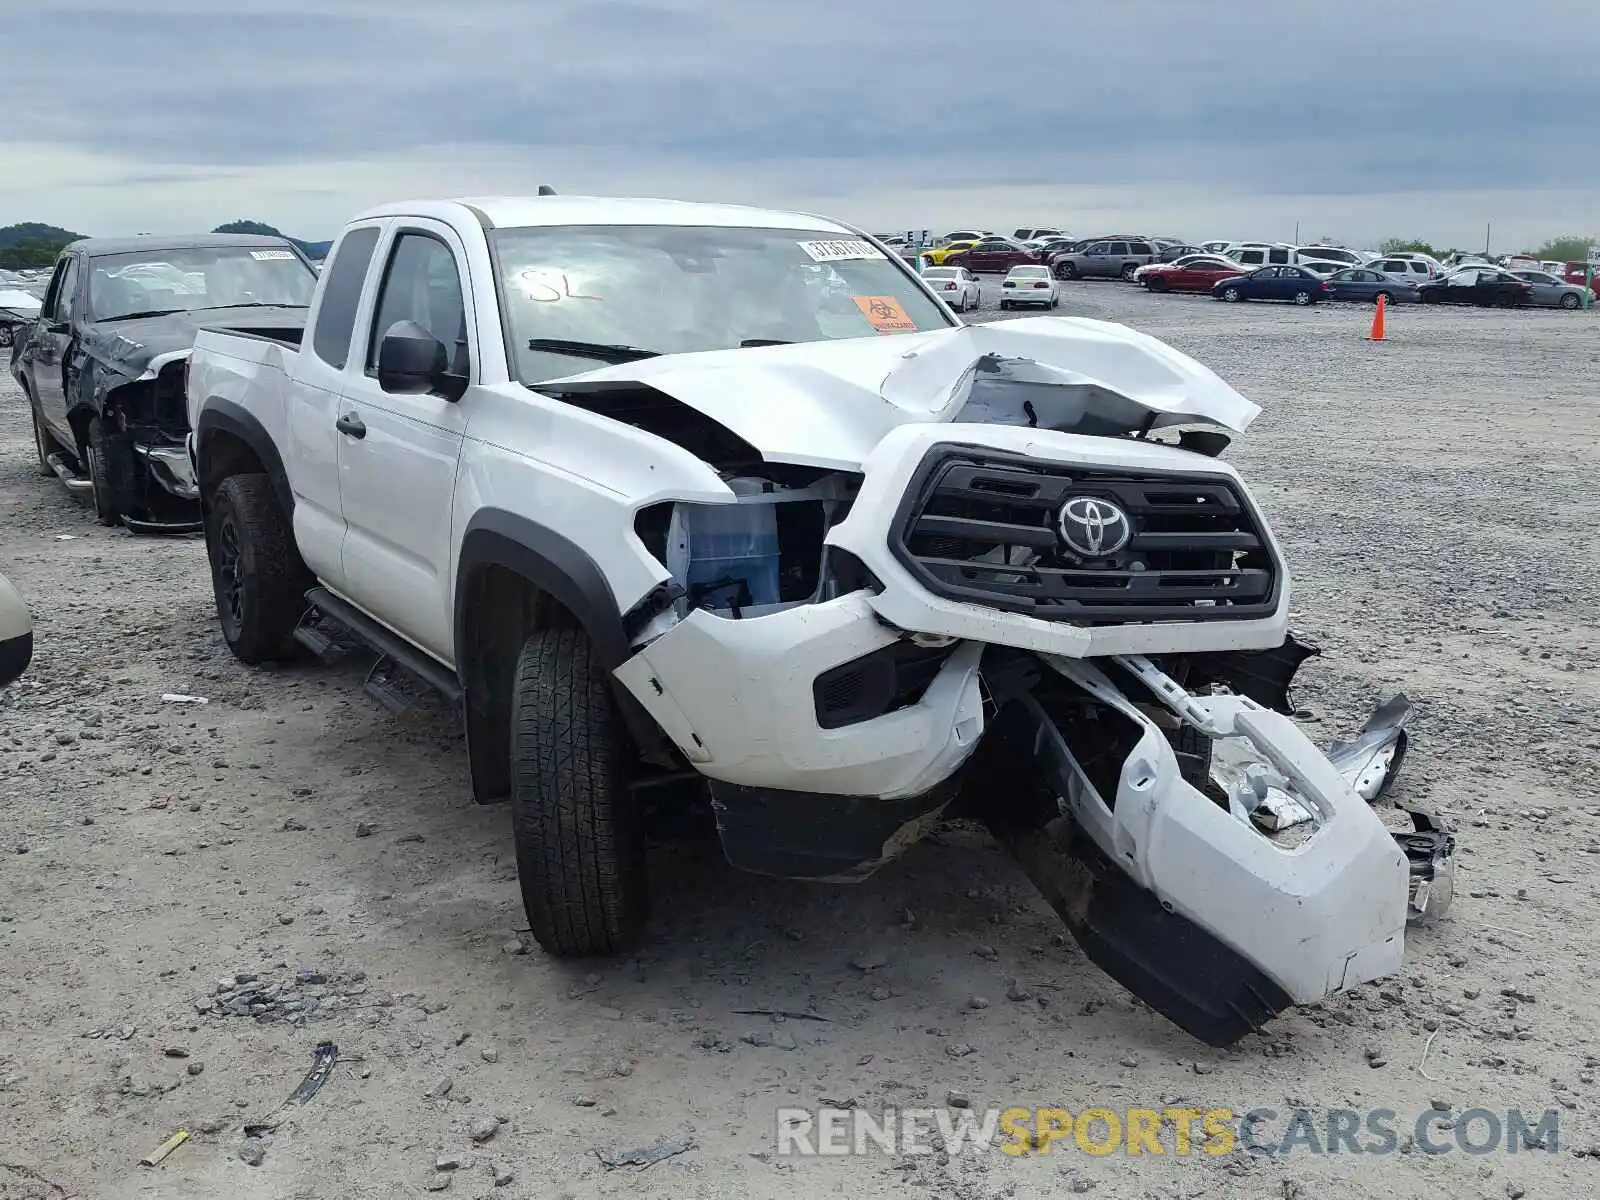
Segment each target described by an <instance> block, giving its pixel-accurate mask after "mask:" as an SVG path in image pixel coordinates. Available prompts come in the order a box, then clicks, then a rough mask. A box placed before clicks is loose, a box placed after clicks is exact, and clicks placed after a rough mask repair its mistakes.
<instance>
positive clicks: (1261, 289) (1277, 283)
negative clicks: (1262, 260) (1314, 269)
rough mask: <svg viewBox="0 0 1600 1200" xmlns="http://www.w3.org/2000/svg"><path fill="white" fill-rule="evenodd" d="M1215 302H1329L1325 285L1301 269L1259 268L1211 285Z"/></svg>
mask: <svg viewBox="0 0 1600 1200" xmlns="http://www.w3.org/2000/svg"><path fill="white" fill-rule="evenodd" d="M1211 295H1212V296H1213V297H1214V298H1215V299H1217V300H1228V301H1238V300H1286V301H1288V302H1289V303H1291V304H1316V303H1318V302H1319V301H1322V300H1326V299H1327V298H1328V285H1327V284H1326V283H1325V282H1324V281H1323V280H1321V279H1319V278H1317V276H1315V275H1313V274H1312V273H1311V272H1310V271H1308V270H1306V269H1305V268H1304V267H1262V268H1261V269H1260V270H1257V271H1252V272H1251V273H1250V274H1248V275H1236V276H1235V277H1234V278H1232V279H1220V280H1218V281H1217V282H1216V283H1214V284H1212V285H1211Z"/></svg>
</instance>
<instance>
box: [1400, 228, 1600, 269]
mask: <svg viewBox="0 0 1600 1200" xmlns="http://www.w3.org/2000/svg"><path fill="white" fill-rule="evenodd" d="M1596 244H1600V238H1597V237H1584V236H1583V235H1582V234H1578V233H1566V234H1562V235H1561V236H1560V237H1553V238H1551V239H1550V240H1549V241H1548V242H1546V243H1545V244H1544V245H1542V246H1540V247H1539V248H1538V249H1537V250H1529V251H1527V254H1528V257H1529V258H1536V259H1539V260H1540V261H1541V262H1542V261H1546V260H1548V261H1551V262H1582V261H1583V260H1584V259H1586V258H1588V257H1589V247H1590V246H1593V245H1596ZM1378 249H1380V250H1382V251H1383V252H1384V253H1385V254H1397V253H1400V252H1401V251H1407V250H1409V251H1414V252H1416V253H1418V254H1426V255H1428V256H1430V257H1432V258H1437V259H1445V258H1448V257H1449V256H1450V255H1452V254H1465V253H1468V252H1467V251H1464V250H1455V249H1448V250H1447V249H1444V248H1442V247H1437V246H1432V245H1429V244H1428V243H1427V242H1423V241H1414V240H1412V239H1410V238H1385V239H1384V241H1383V242H1382V243H1381V244H1380V245H1379V247H1378Z"/></svg>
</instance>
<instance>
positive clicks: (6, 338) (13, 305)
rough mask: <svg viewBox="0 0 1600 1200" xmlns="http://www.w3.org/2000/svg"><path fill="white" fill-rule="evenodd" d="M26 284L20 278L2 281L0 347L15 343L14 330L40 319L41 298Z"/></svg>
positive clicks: (0, 292) (0, 293) (0, 291)
mask: <svg viewBox="0 0 1600 1200" xmlns="http://www.w3.org/2000/svg"><path fill="white" fill-rule="evenodd" d="M26 282H27V281H26V280H24V279H22V278H21V277H20V276H18V277H16V279H15V280H14V281H13V280H9V279H7V280H0V347H5V346H10V345H11V344H12V343H13V341H14V339H15V334H14V332H13V331H14V330H16V329H18V328H22V327H26V326H28V325H32V324H33V323H34V322H35V321H37V320H38V319H39V308H40V301H39V298H38V297H37V296H35V295H34V294H33V293H32V292H31V291H28V290H27V289H26V288H25V287H24V286H23V285H24V284H25V283H26Z"/></svg>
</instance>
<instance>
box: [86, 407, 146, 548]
mask: <svg viewBox="0 0 1600 1200" xmlns="http://www.w3.org/2000/svg"><path fill="white" fill-rule="evenodd" d="M85 457H86V458H87V459H88V460H89V463H88V466H89V482H90V484H92V485H93V488H94V515H95V518H96V519H97V520H98V521H99V522H100V524H102V525H120V524H122V518H123V517H125V516H127V515H129V514H130V513H132V512H133V510H134V508H135V506H136V505H137V504H138V502H139V491H138V475H137V471H138V466H137V464H136V463H135V462H134V458H133V443H132V441H131V440H129V438H128V435H127V434H125V433H119V432H117V431H116V430H114V429H113V428H112V427H111V426H110V425H108V424H107V423H106V422H105V420H104V419H102V418H100V417H95V418H94V419H93V420H91V421H90V422H89V449H88V452H87V454H86V455H85Z"/></svg>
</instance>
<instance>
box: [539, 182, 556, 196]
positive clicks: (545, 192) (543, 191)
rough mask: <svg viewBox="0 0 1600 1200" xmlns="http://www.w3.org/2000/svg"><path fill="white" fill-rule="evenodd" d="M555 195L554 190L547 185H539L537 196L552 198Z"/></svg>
mask: <svg viewBox="0 0 1600 1200" xmlns="http://www.w3.org/2000/svg"><path fill="white" fill-rule="evenodd" d="M555 194H556V190H555V188H553V187H551V186H550V185H549V184H548V183H541V184H540V185H539V195H541V196H554V195H555Z"/></svg>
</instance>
